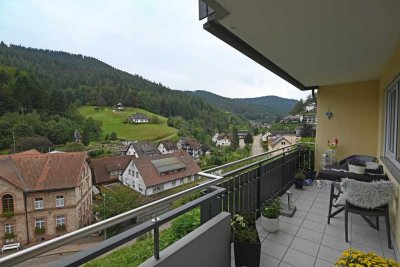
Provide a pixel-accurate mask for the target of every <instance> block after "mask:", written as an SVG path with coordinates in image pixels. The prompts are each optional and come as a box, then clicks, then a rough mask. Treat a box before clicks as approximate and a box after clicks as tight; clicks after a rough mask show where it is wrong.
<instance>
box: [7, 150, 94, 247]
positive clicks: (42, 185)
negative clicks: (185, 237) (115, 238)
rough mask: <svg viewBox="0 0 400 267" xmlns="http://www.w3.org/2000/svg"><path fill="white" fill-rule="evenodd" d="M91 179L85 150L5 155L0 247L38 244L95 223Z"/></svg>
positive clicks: (90, 169)
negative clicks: (16, 244)
mask: <svg viewBox="0 0 400 267" xmlns="http://www.w3.org/2000/svg"><path fill="white" fill-rule="evenodd" d="M92 176H93V175H92V167H91V164H90V161H89V158H88V156H87V154H86V153H84V152H76V153H55V154H41V153H39V152H38V151H36V150H30V151H26V152H23V153H19V154H13V155H9V156H0V211H1V214H2V215H1V216H0V237H1V238H0V244H4V243H12V242H19V243H21V244H23V245H25V244H30V243H37V242H40V241H42V240H48V239H51V238H54V237H56V236H59V235H62V234H65V233H67V232H72V231H75V230H77V229H79V228H80V227H83V226H85V225H88V224H90V223H91V220H92Z"/></svg>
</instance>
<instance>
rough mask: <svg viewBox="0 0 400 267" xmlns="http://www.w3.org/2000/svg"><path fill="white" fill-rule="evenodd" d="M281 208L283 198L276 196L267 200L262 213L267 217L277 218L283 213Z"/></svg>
mask: <svg viewBox="0 0 400 267" xmlns="http://www.w3.org/2000/svg"><path fill="white" fill-rule="evenodd" d="M281 210H282V208H281V200H280V199H279V198H275V199H272V200H268V201H267V202H265V204H264V206H263V207H262V210H261V213H262V215H263V216H264V217H265V218H268V219H276V218H278V217H279V215H280V214H281Z"/></svg>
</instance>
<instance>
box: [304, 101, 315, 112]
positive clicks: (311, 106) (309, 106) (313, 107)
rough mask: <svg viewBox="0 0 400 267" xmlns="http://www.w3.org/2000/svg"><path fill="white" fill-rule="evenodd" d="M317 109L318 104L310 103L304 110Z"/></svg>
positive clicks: (311, 110)
mask: <svg viewBox="0 0 400 267" xmlns="http://www.w3.org/2000/svg"><path fill="white" fill-rule="evenodd" d="M316 109H317V105H316V104H315V103H310V104H308V105H307V106H305V107H304V110H305V111H306V112H315V110H316Z"/></svg>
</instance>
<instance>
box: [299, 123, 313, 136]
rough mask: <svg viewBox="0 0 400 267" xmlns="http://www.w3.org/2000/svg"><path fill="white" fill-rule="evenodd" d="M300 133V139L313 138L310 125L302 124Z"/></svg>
mask: <svg viewBox="0 0 400 267" xmlns="http://www.w3.org/2000/svg"><path fill="white" fill-rule="evenodd" d="M302 128H303V129H302V132H301V137H313V136H314V130H313V127H312V125H310V124H306V123H304V124H303V126H302Z"/></svg>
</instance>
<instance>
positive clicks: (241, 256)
mask: <svg viewBox="0 0 400 267" xmlns="http://www.w3.org/2000/svg"><path fill="white" fill-rule="evenodd" d="M233 247H234V250H235V266H237V267H240V266H246V267H259V266H260V254H261V243H260V240H258V243H253V242H242V241H234V242H233Z"/></svg>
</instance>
